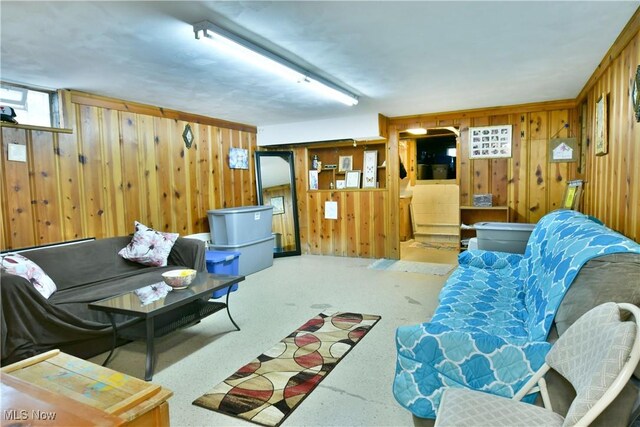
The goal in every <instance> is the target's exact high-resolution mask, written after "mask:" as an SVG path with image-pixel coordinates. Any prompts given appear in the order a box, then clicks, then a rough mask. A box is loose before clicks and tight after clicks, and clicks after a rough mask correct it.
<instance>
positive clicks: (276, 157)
mask: <svg viewBox="0 0 640 427" xmlns="http://www.w3.org/2000/svg"><path fill="white" fill-rule="evenodd" d="M255 160H256V183H257V187H258V204H259V205H270V206H273V226H272V231H273V234H274V237H275V238H274V245H273V256H274V257H275V258H278V257H283V256H292V255H300V253H301V251H300V232H299V226H298V201H297V198H296V185H295V181H296V180H295V173H294V163H293V152H292V151H256V152H255Z"/></svg>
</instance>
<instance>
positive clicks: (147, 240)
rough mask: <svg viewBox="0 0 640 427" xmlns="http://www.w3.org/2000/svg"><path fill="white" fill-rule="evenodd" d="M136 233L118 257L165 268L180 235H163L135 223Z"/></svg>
mask: <svg viewBox="0 0 640 427" xmlns="http://www.w3.org/2000/svg"><path fill="white" fill-rule="evenodd" d="M135 227H136V232H135V233H134V234H133V239H131V242H130V243H129V244H128V245H127V246H125V247H124V248H122V249H121V250H120V252H118V255H120V256H121V257H122V258H124V259H128V260H129V261H134V262H137V263H139V264H142V265H151V266H155V267H163V266H165V265H167V258H169V252H171V248H173V244H174V243H175V242H176V239H177V238H178V236H179V234H178V233H162V232H160V231H156V230H154V229H153V228H149V227H147V226H146V225H144V224H140V223H139V222H138V221H135Z"/></svg>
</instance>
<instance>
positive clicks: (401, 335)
mask: <svg viewBox="0 0 640 427" xmlns="http://www.w3.org/2000/svg"><path fill="white" fill-rule="evenodd" d="M616 253H635V254H640V245H638V244H637V243H635V242H633V241H632V240H630V239H628V238H626V237H624V236H622V235H620V234H618V233H616V232H614V231H612V230H610V229H608V228H607V227H605V226H603V225H602V224H601V223H599V222H597V221H596V220H594V219H593V218H591V217H588V216H586V215H583V214H581V213H578V212H575V211H570V210H559V211H554V212H552V213H550V214H548V215H545V216H544V217H543V218H542V219H541V220H540V221H539V222H538V224H537V225H536V227H535V228H534V230H533V232H532V234H531V236H530V238H529V241H528V242H527V247H526V250H525V253H524V255H518V254H508V253H501V252H491V251H482V250H471V251H466V252H463V253H462V254H461V255H460V256H459V264H460V265H459V267H458V268H457V269H456V270H455V271H454V272H453V273H452V275H451V276H450V277H449V279H447V281H446V283H445V285H444V287H443V289H442V291H441V293H440V296H439V305H438V307H437V308H436V311H435V313H434V316H433V317H432V319H431V320H430V321H429V322H425V323H422V324H418V325H411V326H403V327H400V328H398V330H397V332H396V345H397V351H398V356H397V363H396V377H395V381H394V385H393V393H394V396H395V397H396V400H397V401H398V402H399V403H400V404H401V405H402V406H404V407H405V408H407V409H409V410H410V411H411V412H412V413H414V414H415V415H417V416H419V417H424V418H435V415H436V411H437V407H438V403H439V399H440V395H441V393H442V390H443V388H444V387H468V388H471V389H475V390H481V391H485V392H488V393H492V394H496V395H501V396H506V397H512V396H513V395H514V394H515V392H516V391H517V390H518V389H520V387H521V386H522V385H524V383H525V382H526V381H527V380H528V379H529V378H530V377H531V375H532V374H533V373H534V372H535V371H536V370H537V369H538V368H539V367H540V366H541V365H542V363H544V357H545V355H546V353H547V352H548V351H549V349H550V347H551V344H549V343H548V342H547V341H546V339H547V336H548V334H549V331H550V329H551V326H552V321H553V319H554V316H555V314H556V311H557V309H558V306H559V305H560V303H561V302H562V300H563V297H564V295H565V293H566V292H567V290H568V289H569V287H570V286H571V284H572V283H573V281H574V279H575V277H576V275H577V274H578V272H579V271H580V269H581V268H582V266H583V265H584V264H585V263H586V262H588V261H589V260H591V259H593V258H596V257H600V256H603V255H607V254H616ZM533 398H535V396H534V395H532V396H529V397H528V398H527V399H528V400H529V401H532V399H533Z"/></svg>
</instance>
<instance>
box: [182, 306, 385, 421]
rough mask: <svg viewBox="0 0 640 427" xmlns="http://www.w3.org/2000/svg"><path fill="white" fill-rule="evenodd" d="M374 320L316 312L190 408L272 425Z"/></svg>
mask: <svg viewBox="0 0 640 427" xmlns="http://www.w3.org/2000/svg"><path fill="white" fill-rule="evenodd" d="M380 318H381V317H380V316H375V315H369V314H359V313H348V312H341V313H320V314H318V315H317V316H316V317H314V318H313V319H311V320H309V321H307V323H305V324H304V325H302V326H301V327H299V328H298V329H296V330H295V331H294V332H292V333H291V334H290V335H289V336H288V337H286V338H284V339H283V340H282V341H280V342H279V343H278V344H276V345H275V346H274V347H273V348H271V350H269V351H267V352H266V353H263V354H261V355H260V356H258V357H257V358H256V359H254V360H253V361H251V362H250V363H249V364H247V365H245V366H243V367H242V368H240V369H238V371H237V372H236V373H235V374H233V375H231V376H230V377H229V378H227V379H226V380H224V381H223V382H221V383H220V384H218V385H217V386H215V387H214V388H213V389H212V390H210V391H209V392H208V393H205V394H204V395H202V396H200V397H199V398H197V399H196V400H194V401H193V404H194V405H198V406H201V407H203V408H207V409H211V410H212V411H217V412H221V413H223V414H227V415H231V416H234V417H238V418H242V419H245V420H248V421H251V422H254V423H256V424H262V425H265V426H278V425H280V423H281V422H282V421H284V419H285V418H286V417H287V416H288V415H289V414H291V412H293V410H294V409H295V408H296V407H297V406H298V405H299V404H300V403H301V402H302V401H303V400H304V398H305V397H307V396H308V395H309V393H311V391H313V389H314V388H315V387H316V386H317V385H318V384H319V383H320V381H322V380H323V379H324V378H325V377H326V376H327V375H328V374H329V372H331V371H332V370H333V368H334V367H335V366H336V365H337V364H338V362H339V361H340V360H342V358H343V357H344V356H345V355H346V354H347V353H348V352H349V351H350V350H351V349H352V348H353V347H354V346H355V345H356V344H357V343H358V342H359V341H360V340H361V339H362V337H364V336H365V335H366V334H367V333H368V332H369V330H371V328H373V326H374V325H375V324H376V323H377V322H378V320H380Z"/></svg>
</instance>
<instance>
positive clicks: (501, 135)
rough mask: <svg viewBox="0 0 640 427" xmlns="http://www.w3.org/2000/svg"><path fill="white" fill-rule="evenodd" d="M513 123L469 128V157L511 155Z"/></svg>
mask: <svg viewBox="0 0 640 427" xmlns="http://www.w3.org/2000/svg"><path fill="white" fill-rule="evenodd" d="M511 132H512V126H511V125H503V126H483V127H470V128H469V158H470V159H492V158H500V157H511Z"/></svg>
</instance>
